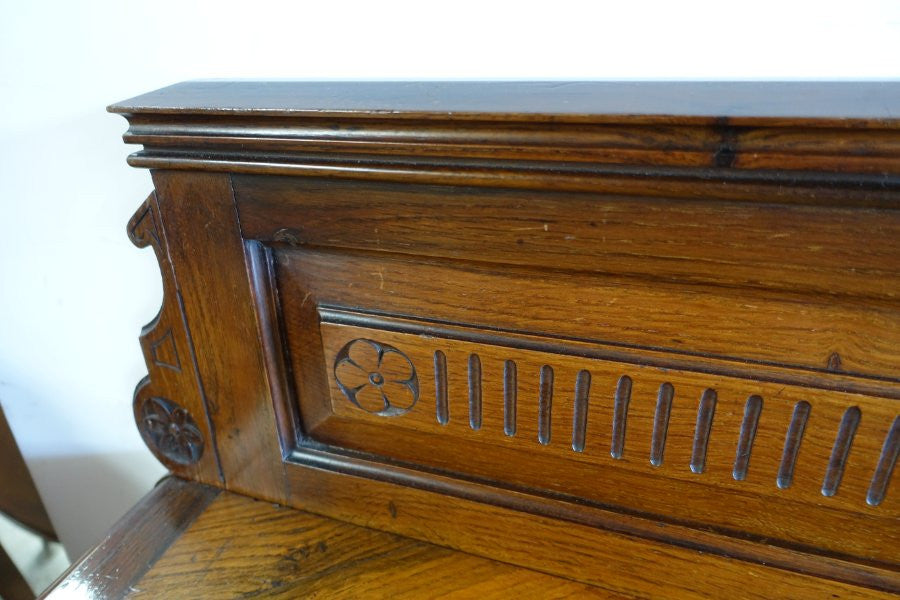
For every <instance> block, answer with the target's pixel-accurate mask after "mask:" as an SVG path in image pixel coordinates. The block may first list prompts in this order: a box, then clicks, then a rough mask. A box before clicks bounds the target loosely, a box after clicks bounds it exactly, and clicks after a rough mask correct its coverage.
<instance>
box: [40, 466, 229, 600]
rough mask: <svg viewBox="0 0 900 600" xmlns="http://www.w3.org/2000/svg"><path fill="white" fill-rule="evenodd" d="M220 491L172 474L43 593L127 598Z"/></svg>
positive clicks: (91, 598)
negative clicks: (132, 588)
mask: <svg viewBox="0 0 900 600" xmlns="http://www.w3.org/2000/svg"><path fill="white" fill-rule="evenodd" d="M218 495H219V490H218V489H216V488H213V487H209V486H206V485H202V484H198V483H192V482H187V481H184V480H181V479H178V478H175V477H169V478H166V479H164V480H163V481H162V482H160V483H159V484H158V485H157V486H156V487H155V488H154V489H153V490H152V491H151V492H150V493H149V494H147V495H146V496H145V497H144V498H143V499H141V501H140V502H138V503H137V504H135V505H134V507H132V508H131V510H129V511H128V513H126V514H125V516H123V517H122V518H121V519H120V520H119V521H118V522H117V523H116V524H115V525H114V526H113V527H112V529H110V530H109V532H107V534H106V537H105V539H104V540H103V541H102V542H100V543H99V544H98V545H97V546H96V547H95V548H93V549H92V550H89V551H88V552H87V554H85V555H84V556H83V557H81V558H80V559H79V560H77V561H75V563H74V564H73V565H72V566H71V567H70V568H69V570H68V571H67V572H66V573H64V574H63V575H61V576H60V578H59V579H58V580H57V581H56V582H55V583H54V584H53V585H51V586H50V587H49V588H48V589H47V590H46V591H45V592H44V594H43V595H42V596H41V598H46V599H50V600H54V599H60V600H62V599H65V598H84V599H87V600H94V599H97V600H100V599H105V598H122V597H125V595H126V594H127V593H128V592H129V590H130V589H131V586H132V585H133V584H134V583H135V582H137V581H138V580H139V579H140V577H141V576H142V575H143V574H144V573H145V572H146V571H147V569H149V568H150V566H151V565H153V563H155V562H156V560H157V559H158V558H159V557H160V556H162V555H163V553H165V552H166V550H167V549H168V547H169V545H170V544H171V543H172V541H173V540H175V539H176V538H178V536H180V535H181V534H182V533H183V532H184V530H185V529H186V528H187V527H188V525H190V523H191V522H192V521H193V520H194V519H196V518H197V517H198V516H199V515H200V514H201V513H203V511H204V510H205V509H206V508H207V506H209V504H210V503H211V502H213V500H214V499H215V498H216V497H217V496H218Z"/></svg>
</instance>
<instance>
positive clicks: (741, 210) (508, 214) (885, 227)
mask: <svg viewBox="0 0 900 600" xmlns="http://www.w3.org/2000/svg"><path fill="white" fill-rule="evenodd" d="M234 189H235V198H236V201H237V204H238V210H239V212H240V215H241V230H242V233H243V235H244V236H245V237H247V238H251V239H258V240H262V241H265V242H287V243H290V244H293V245H298V246H313V247H332V248H346V249H352V250H366V251H375V252H385V253H399V254H403V255H413V256H420V257H421V256H427V257H435V258H444V259H453V260H464V261H475V262H478V263H492V264H507V265H516V266H528V267H542V268H545V269H549V270H552V271H563V270H564V271H569V272H577V273H584V272H588V273H594V274H604V273H605V274H609V273H620V274H627V275H632V276H644V277H652V278H653V279H665V280H668V281H679V282H700V283H714V284H720V285H727V286H732V287H733V286H741V287H751V288H757V289H758V288H779V289H788V290H798V289H799V290H805V291H809V292H813V293H816V294H825V295H827V296H828V297H831V296H832V295H834V294H844V295H856V296H859V295H871V296H876V297H882V298H891V299H894V298H896V296H897V289H898V288H900V245H898V241H897V240H898V239H900V216H898V215H900V213H898V212H897V211H894V210H876V209H865V210H863V209H853V208H846V207H828V208H822V207H810V206H789V205H784V204H779V201H780V198H779V194H780V192H781V189H779V188H778V187H773V188H772V189H770V190H769V191H768V192H761V194H760V197H759V200H760V202H758V203H738V202H711V200H712V199H714V198H715V197H716V196H715V195H714V193H713V195H712V196H711V197H710V198H706V199H691V200H685V199H682V200H674V199H673V198H665V197H662V198H654V197H647V196H644V197H640V196H638V197H627V196H617V195H607V194H604V195H600V194H573V193H570V194H562V193H543V194H539V193H528V192H524V191H510V190H486V189H478V188H466V187H451V186H411V185H401V184H384V183H367V184H361V183H355V182H346V181H333V180H323V179H316V178H309V179H297V178H293V177H252V176H238V177H235V178H234ZM436 231H440V232H441V234H440V235H435V232H436Z"/></svg>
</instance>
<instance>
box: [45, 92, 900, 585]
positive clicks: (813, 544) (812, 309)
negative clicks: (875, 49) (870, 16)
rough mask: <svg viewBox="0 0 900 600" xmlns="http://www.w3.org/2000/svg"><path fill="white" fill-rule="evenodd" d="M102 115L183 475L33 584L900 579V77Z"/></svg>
mask: <svg viewBox="0 0 900 600" xmlns="http://www.w3.org/2000/svg"><path fill="white" fill-rule="evenodd" d="M110 110H111V111H113V112H116V113H120V114H122V115H123V116H125V117H126V118H127V119H128V122H129V125H130V126H129V129H128V132H127V133H126V134H125V141H126V142H129V143H134V144H142V145H143V149H142V150H140V151H139V152H136V153H135V154H133V155H132V156H131V157H130V158H129V163H130V164H131V165H133V166H137V167H145V168H150V169H151V172H152V176H153V183H154V192H153V193H152V194H151V195H150V196H149V197H148V198H147V200H146V201H145V202H144V203H143V204H142V205H141V206H140V208H139V209H138V211H137V212H136V213H135V216H134V218H133V219H132V220H131V222H130V224H129V225H128V234H129V236H130V237H131V239H132V240H133V241H134V242H135V244H137V245H138V246H150V247H151V248H152V249H153V251H154V252H155V253H156V256H157V258H158V260H159V263H160V268H161V270H162V277H163V281H164V295H165V300H164V303H163V307H162V309H161V311H160V313H159V315H158V317H157V318H156V319H155V320H154V321H153V322H152V323H151V324H150V325H148V326H147V327H145V329H144V331H143V333H142V335H141V345H142V348H143V350H144V355H145V358H146V361H147V366H148V370H149V375H148V377H147V378H146V379H144V380H143V381H142V382H141V383H140V384H139V385H138V388H137V390H136V392H135V397H134V411H135V418H136V421H137V424H138V428H139V429H140V432H141V435H142V436H143V438H144V440H145V441H146V443H147V445H148V446H149V447H150V449H151V450H152V451H153V452H154V453H155V454H156V456H157V457H158V458H159V459H160V460H161V461H162V462H163V463H164V464H165V465H167V466H168V467H169V468H170V469H171V471H172V473H173V474H174V475H175V476H176V477H175V478H172V479H169V480H167V481H166V482H165V483H163V484H162V485H161V486H160V487H158V488H157V489H156V490H155V491H154V492H153V493H152V494H151V495H150V496H148V498H147V499H146V500H145V501H143V502H142V503H141V504H140V505H138V506H137V507H135V509H134V510H133V511H132V512H131V513H130V514H129V515H128V516H127V517H126V518H125V520H124V521H123V522H122V523H120V524H119V525H118V526H117V528H116V529H114V530H113V531H112V532H111V533H110V536H109V538H108V539H107V540H106V541H104V543H103V544H102V545H101V546H100V547H98V548H97V549H96V550H94V552H93V553H91V554H89V555H88V556H87V557H85V559H84V560H83V561H82V562H81V563H79V564H77V565H76V566H75V567H74V568H73V570H72V571H71V573H69V574H68V575H67V576H66V577H64V578H63V579H62V580H61V581H60V583H59V584H58V585H57V587H55V588H54V589H53V590H51V591H50V592H49V595H50V597H55V595H56V594H57V593H63V592H66V591H69V592H71V591H73V590H78V591H80V592H83V593H84V595H85V596H86V597H119V596H136V597H141V596H144V597H153V598H159V597H176V598H177V597H184V598H188V597H190V598H198V597H214V598H222V597H231V596H240V595H261V596H267V595H271V596H276V597H298V596H304V595H316V594H317V595H318V596H317V597H348V598H349V597H353V598H358V597H400V596H406V597H433V596H441V595H450V596H453V595H456V596H458V597H472V596H476V597H488V596H504V597H505V596H511V595H515V596H522V595H523V594H524V595H525V596H526V597H567V596H583V595H596V596H600V597H622V598H632V597H635V598H649V597H653V598H656V597H659V598H672V597H686V598H692V597H704V598H705V597H713V598H736V597H740V598H823V597H840V598H863V597H866V598H868V597H882V596H891V595H893V594H896V593H898V592H900V574H898V566H900V526H898V515H900V490H897V489H896V483H895V482H892V479H891V474H892V471H893V469H894V465H895V463H896V460H897V455H898V452H900V417H898V414H900V411H898V398H900V299H898V293H900V116H898V115H900V84H897V83H875V82H870V83H818V84H816V83H766V84H761V83H665V84H662V83H299V82H215V81H209V82H191V83H183V84H179V85H175V86H172V87H169V88H165V89H162V90H159V91H157V92H152V93H149V94H146V95H144V96H140V97H138V98H135V99H132V100H128V101H125V102H121V103H119V104H115V105H113V106H112V107H111V108H110ZM220 490H225V491H220ZM253 499H256V500H253ZM283 507H291V508H283ZM295 509H296V510H295Z"/></svg>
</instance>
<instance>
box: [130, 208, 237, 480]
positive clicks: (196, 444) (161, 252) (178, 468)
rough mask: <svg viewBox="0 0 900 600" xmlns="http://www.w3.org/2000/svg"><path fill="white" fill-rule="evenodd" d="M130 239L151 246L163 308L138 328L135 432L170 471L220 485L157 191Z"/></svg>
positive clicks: (134, 224) (142, 210) (136, 217)
mask: <svg viewBox="0 0 900 600" xmlns="http://www.w3.org/2000/svg"><path fill="white" fill-rule="evenodd" d="M128 237H129V238H130V239H131V241H132V242H133V243H134V244H135V245H136V246H138V247H139V248H143V247H145V246H148V245H149V246H150V247H152V248H153V252H154V253H155V254H156V259H157V261H158V262H159V268H160V274H161V275H162V280H163V304H162V307H161V308H160V310H159V313H158V314H157V315H156V317H155V318H154V319H153V320H152V321H151V322H150V323H148V324H147V325H145V326H144V328H143V330H142V331H141V338H140V340H141V349H142V350H143V351H144V360H145V362H146V363H147V370H148V372H149V374H148V375H147V377H145V378H144V379H143V380H142V381H141V382H140V383H138V386H137V389H135V391H134V400H133V408H134V416H135V420H136V421H137V423H138V430H139V431H140V432H141V436H142V437H143V438H144V442H145V443H146V444H147V447H148V448H150V450H152V451H153V453H154V454H155V455H156V457H157V458H158V459H159V460H160V461H161V462H162V463H163V464H165V465H166V466H167V467H168V468H169V469H171V470H172V471H173V472H175V473H178V474H179V475H181V476H183V477H191V478H194V479H197V480H198V481H202V482H203V483H209V484H216V483H218V484H220V485H221V483H222V481H223V479H222V468H221V465H220V464H219V459H218V456H217V449H216V444H215V433H214V430H213V429H212V426H211V424H210V420H209V416H208V415H209V410H208V408H209V407H208V405H207V398H206V393H205V389H204V385H203V380H202V379H201V376H200V373H199V371H198V366H197V350H196V348H195V346H194V342H193V340H192V339H191V331H190V328H189V327H188V324H187V316H186V314H185V310H184V299H183V297H182V295H181V292H180V291H179V290H178V289H177V285H176V281H175V273H174V271H173V268H172V263H171V261H170V260H169V251H168V247H167V245H166V240H165V237H164V232H163V230H162V227H161V226H160V214H159V205H158V203H157V200H156V194H155V193H154V194H150V196H149V197H148V198H147V199H146V200H145V201H144V203H143V204H141V206H140V207H139V208H138V210H137V212H135V214H134V216H133V217H131V220H130V221H129V223H128Z"/></svg>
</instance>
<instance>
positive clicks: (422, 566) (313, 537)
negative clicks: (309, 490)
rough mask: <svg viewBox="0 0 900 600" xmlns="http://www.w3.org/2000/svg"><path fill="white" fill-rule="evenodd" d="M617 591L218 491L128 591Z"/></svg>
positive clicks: (282, 594) (450, 594) (148, 594)
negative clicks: (182, 533)
mask: <svg viewBox="0 0 900 600" xmlns="http://www.w3.org/2000/svg"><path fill="white" fill-rule="evenodd" d="M186 596H190V597H191V598H230V597H239V596H248V597H250V596H252V597H265V598H299V597H304V598H306V597H316V598H361V597H364V598H509V597H511V596H521V597H538V596H539V597H541V598H570V597H586V598H623V597H624V596H620V595H619V594H617V593H615V592H613V591H611V590H609V589H604V588H603V587H596V586H591V585H587V584H584V583H580V582H577V581H571V580H567V579H564V578H559V577H553V576H550V575H546V574H543V573H539V572H536V571H532V570H528V569H524V568H521V567H515V566H510V565H507V564H503V563H500V562H497V561H493V560H487V559H484V558H479V557H475V556H472V555H469V554H464V553H461V552H457V551H454V550H450V549H448V548H442V547H440V546H435V545H432V544H427V543H423V542H419V541H415V540H412V539H410V538H404V537H401V536H398V535H392V534H389V533H384V532H381V531H376V530H373V529H367V528H364V527H358V526H355V525H350V524H348V523H344V522H341V521H336V520H333V519H328V518H325V517H320V516H317V515H313V514H311V513H307V512H302V511H296V510H292V509H289V508H282V507H278V506H274V505H272V504H267V503H264V502H260V501H254V500H251V499H249V498H245V497H242V496H238V495H235V494H231V493H227V492H226V493H225V494H223V495H222V496H220V497H219V498H218V499H216V500H215V501H214V502H213V503H212V504H211V505H210V506H209V508H208V509H207V510H206V511H205V512H204V513H203V514H202V515H200V517H199V518H198V519H197V520H196V521H195V522H194V523H193V524H192V525H191V526H190V528H189V529H188V530H187V531H186V532H185V533H184V535H182V536H181V537H180V538H179V539H178V540H176V541H175V543H174V544H172V546H171V547H170V548H168V549H167V550H166V552H165V554H163V555H162V556H161V557H160V559H159V560H158V561H157V562H156V564H154V565H153V567H151V568H150V570H149V571H148V572H147V573H146V574H145V575H144V576H143V577H141V579H140V580H139V581H137V582H135V583H134V584H133V585H132V587H131V590H130V591H129V593H128V594H127V597H128V598H184V597H186Z"/></svg>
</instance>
